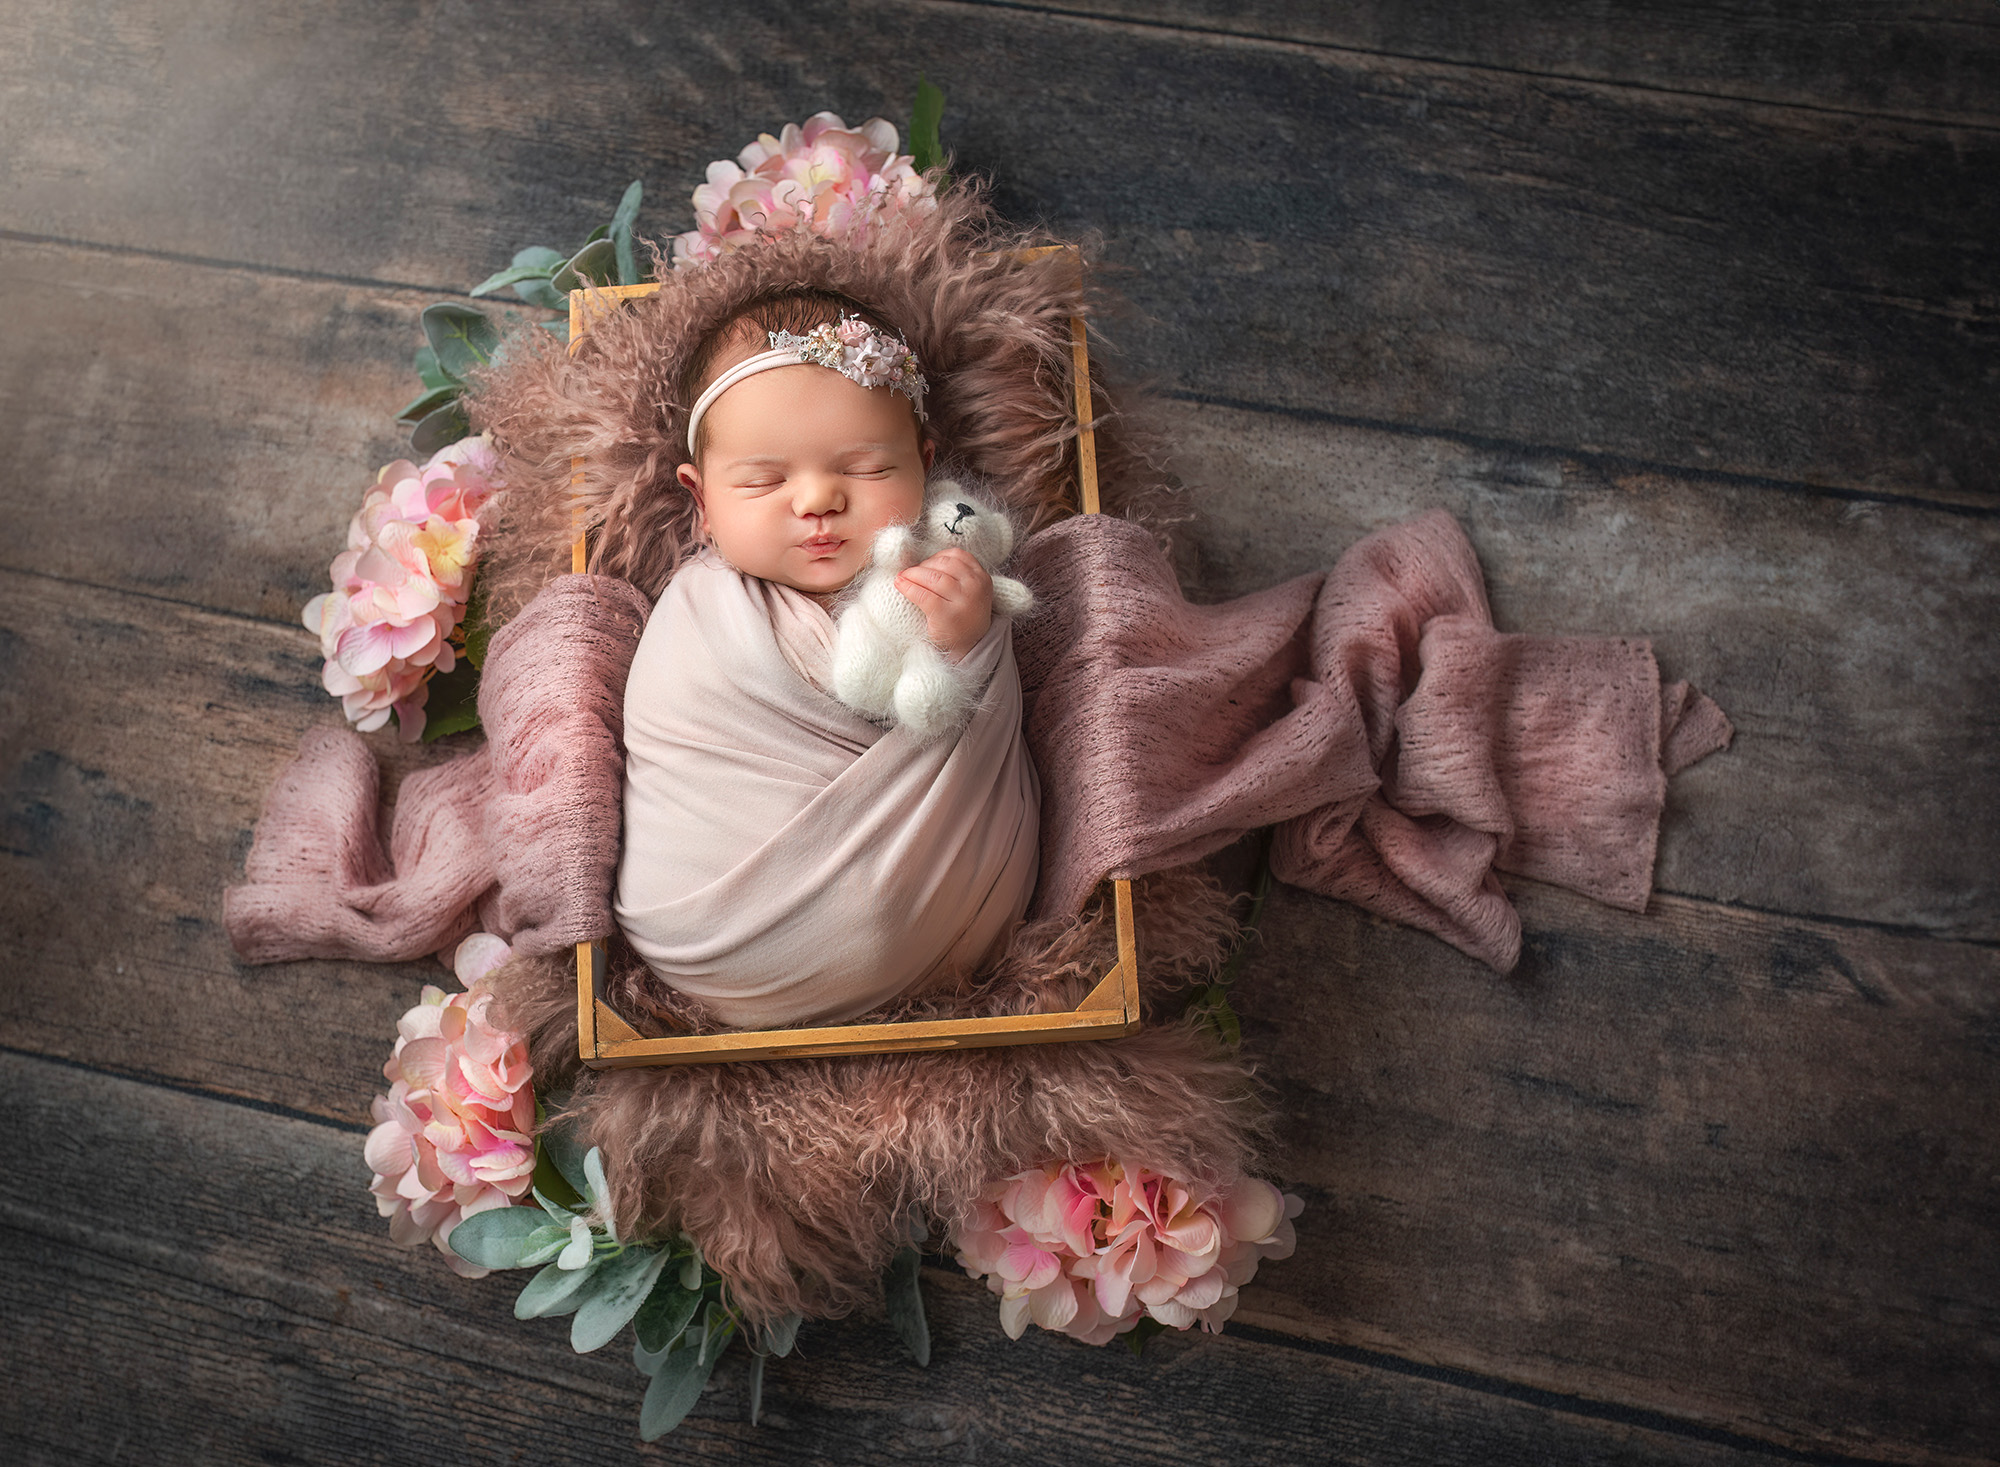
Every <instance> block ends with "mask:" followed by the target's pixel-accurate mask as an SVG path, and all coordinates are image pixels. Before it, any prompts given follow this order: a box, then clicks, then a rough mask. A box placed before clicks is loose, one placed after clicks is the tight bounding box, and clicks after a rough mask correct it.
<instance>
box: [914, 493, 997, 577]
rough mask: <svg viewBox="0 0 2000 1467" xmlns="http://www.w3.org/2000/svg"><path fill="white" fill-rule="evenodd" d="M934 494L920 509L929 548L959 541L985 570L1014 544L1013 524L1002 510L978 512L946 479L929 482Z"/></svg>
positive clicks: (990, 567) (936, 547)
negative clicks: (931, 499) (934, 482)
mask: <svg viewBox="0 0 2000 1467" xmlns="http://www.w3.org/2000/svg"><path fill="white" fill-rule="evenodd" d="M932 492H933V493H934V494H935V495H936V496H937V497H936V498H935V499H934V500H933V501H932V503H931V506H930V508H929V509H927V510H926V511H925V512H924V528H925V530H926V531H927V532H928V535H927V539H928V542H929V548H930V549H931V551H933V552H936V551H939V550H943V549H945V548H946V547H947V546H951V545H959V546H963V547H964V548H965V550H966V551H967V552H968V553H969V554H970V555H971V556H972V558H973V559H974V560H976V561H978V562H979V563H980V564H981V565H983V566H985V567H986V568H987V569H988V570H991V569H993V568H994V567H996V566H999V565H1001V564H1003V563H1004V562H1005V561H1006V559H1007V556H1008V554H1009V552H1011V551H1012V550H1013V548H1014V527H1013V525H1011V524H1010V523H1008V520H1007V517H1006V516H1005V515H1003V514H988V513H982V512H981V510H980V508H979V506H978V505H977V504H975V503H973V502H972V501H971V500H970V499H968V498H966V497H964V495H962V494H961V493H960V492H959V488H958V485H957V484H955V483H953V482H952V481H950V480H948V479H947V480H945V481H944V482H943V483H941V484H936V485H933V486H932Z"/></svg>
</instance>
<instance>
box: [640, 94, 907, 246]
mask: <svg viewBox="0 0 2000 1467" xmlns="http://www.w3.org/2000/svg"><path fill="white" fill-rule="evenodd" d="M936 207H937V202H936V189H935V187H934V186H933V185H932V183H931V182H930V180H928V179H926V178H925V177H924V176H923V175H922V174H921V173H918V172H917V170H916V165H915V161H914V160H913V159H912V158H911V157H910V155H909V154H907V153H898V152H897V151H896V125H895V124H894V123H892V122H886V121H884V120H883V119H882V118H880V117H871V118H869V119H868V120H867V121H866V122H864V123H862V124H861V126H859V127H857V128H850V127H849V126H848V125H847V124H846V123H844V122H842V121H841V120H840V118H838V117H836V116H835V115H834V114H833V113H831V112H821V113H818V114H816V115H815V116H813V117H810V118H808V119H807V120H806V122H805V124H804V125H803V126H800V125H799V124H797V123H789V122H788V123H786V124H785V127H784V130H783V131H782V132H781V133H779V135H778V136H777V137H772V136H771V135H770V134H769V133H764V134H763V135H762V136H760V137H759V138H758V139H757V141H755V142H754V143H752V144H750V146H749V147H747V148H745V149H744V150H743V151H742V152H741V153H739V154H737V156H736V161H735V162H734V163H731V162H730V161H729V160H728V159H726V158H721V159H717V160H716V161H715V162H713V163H711V164H709V165H708V181H707V182H706V183H704V184H702V185H701V186H700V187H699V188H697V189H696V190H695V191H694V217H695V228H693V229H691V230H689V231H688V232H687V233H686V234H683V235H681V236H679V237H678V238H677V239H675V241H674V264H675V265H676V266H682V265H690V264H696V263H700V262H704V261H708V260H713V259H716V258H718V257H719V256H721V255H724V254H727V253H728V252H729V251H731V250H734V249H740V248H742V247H743V246H744V245H746V244H748V243H750V242H751V241H752V240H754V239H756V238H757V237H758V236H759V235H763V234H779V233H783V232H784V231H786V230H791V229H797V228H800V227H802V226H803V227H805V228H809V229H811V230H812V231H813V232H814V233H816V234H822V235H825V236H827V237H828V238H830V239H840V240H848V241H852V240H854V239H855V238H856V237H857V236H859V235H860V234H862V233H864V232H865V231H866V230H867V228H868V227H869V225H870V224H871V223H872V222H873V221H875V220H877V219H879V218H885V217H888V216H891V215H894V214H896V213H898V212H899V211H901V210H903V209H919V210H928V209H934V208H936Z"/></svg>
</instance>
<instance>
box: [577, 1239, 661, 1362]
mask: <svg viewBox="0 0 2000 1467" xmlns="http://www.w3.org/2000/svg"><path fill="white" fill-rule="evenodd" d="M666 1266H667V1250H666V1249H664V1248H645V1247H633V1248H627V1249H626V1250H625V1251H624V1252H623V1253H619V1254H615V1255H613V1256H612V1257H611V1258H609V1259H607V1260H605V1261H604V1262H603V1263H600V1264H599V1265H598V1266H597V1267H596V1268H595V1269H593V1270H591V1274H592V1278H591V1284H590V1287H589V1289H587V1290H586V1291H585V1292H584V1296H583V1303H582V1304H581V1305H579V1306H578V1307H577V1311H576V1318H575V1319H574V1320H572V1321H571V1322H570V1329H569V1343H570V1348H571V1349H573V1350H575V1351H576V1353H577V1354H579V1355H588V1354H589V1353H590V1352H591V1351H592V1350H596V1349H599V1348H601V1347H602V1346H604V1345H608V1344H610V1343H611V1338H612V1336H613V1335H615V1334H617V1333H618V1331H620V1330H621V1329H623V1328H625V1326H626V1325H627V1324H629V1323H631V1320H632V1316H633V1315H635V1314H637V1313H638V1312H639V1309H640V1306H641V1305H643V1304H644V1303H645V1302H646V1298H647V1296H648V1295H649V1294H651V1293H652V1292H653V1285H654V1284H656V1283H658V1282H659V1281H660V1273H661V1270H663V1269H664V1268H666Z"/></svg>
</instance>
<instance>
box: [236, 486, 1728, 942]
mask: <svg viewBox="0 0 2000 1467" xmlns="http://www.w3.org/2000/svg"><path fill="white" fill-rule="evenodd" d="M1015 569H1016V570H1017V572H1018V573H1019V574H1020V575H1021V576H1022V577H1023V578H1024V579H1026V580H1027V581H1029V582H1030V584H1032V585H1033V586H1034V587H1035V589H1036V591H1037V593H1038V595H1039V596H1040V598H1041V609H1040V610H1039V611H1038V612H1037V613H1036V615H1035V616H1033V617H1031V618H1030V619H1028V620H1027V621H1025V622H1023V623H1022V624H1021V625H1020V626H1019V627H1018V628H1017V629H1016V632H1015V650H1016V655H1017V657H1018V659H1019V662H1020V669H1021V683H1022V690H1023V694H1024V698H1025V701H1026V707H1027V731H1028V738H1029V745H1030V748H1031V749H1032V751H1033V754H1034V758H1035V763H1036V767H1037V768H1038V770H1039V771H1040V773H1041V777H1042V783H1043V805H1042V835H1041V843H1042V875H1041V881H1040V885H1039V887H1038V889H1037V893H1036V898H1035V909H1034V912H1033V913H1032V914H1031V915H1052V914H1059V913H1068V912H1073V911H1075V910H1076V909H1077V908H1079V907H1080V906H1081V905H1082V904H1083V902H1084V901H1085V899H1086V898H1087V897H1088V896H1089V894H1090V892H1091V891H1092V889H1093V888H1095V887H1096V885H1097V884H1098V883H1099V882H1100V881H1101V880H1103V879H1104V878H1105V877H1106V876H1140V875H1144V874H1146V873H1148V872H1151V871H1158V870H1161V869H1163V868H1165V867H1168V866H1175V865H1179V864H1182V863H1185V862H1187V861H1191V860H1194V859H1197V858H1198V857H1200V856H1203V855H1206V854H1208V853H1209V852H1211V851H1214V850H1217V849H1219V848H1221V847H1222V846H1225V845H1227V844H1229V843H1230V842H1231V841H1233V840H1235V839H1236V838H1237V837H1239V836H1241V835H1242V834H1244V833H1245V832H1246V831H1250V830H1253V829H1257V828H1259V827H1262V826H1267V825H1273V826H1276V827H1277V833H1276V838H1275V841H1274V844H1273V864H1274V869H1275V871H1276V873H1277V874H1278V875H1279V876H1280V877H1282V878H1283V879H1285V880H1287V881H1292V882H1295V883H1297V884H1298V885H1301V886H1305V887H1308V888H1310V889H1312V890H1314V891H1319V892H1323V893H1325V894H1327V895H1329V896H1336V897H1341V898H1344V899H1346V900H1348V901H1352V902H1355V903H1357V904H1358V905H1360V906H1363V907H1365V908H1367V909H1368V910H1370V911H1373V912H1377V913H1379V914H1381V915H1383V916H1385V917H1389V918H1392V919H1394V920H1396V921H1399V922H1407V923H1411V924H1413V925H1415V926H1418V927H1421V928H1424V929H1425V930H1427V931H1430V932H1433V933H1436V934H1437V935H1438V936H1440V937H1442V938H1444V939H1445V940H1446V941H1447V942H1450V943H1452V944H1454V945H1455V946H1457V947H1459V948H1461V949H1462V950H1464V951H1465V952H1467V953H1470V954H1471V955H1473V956H1474V957H1476V958H1479V959H1480V960H1481V961H1483V962H1485V963H1488V964H1489V965H1491V966H1492V967H1494V968H1497V969H1500V970H1502V971H1505V970H1507V969H1510V968H1512V967H1513V965H1514V963H1515V961H1516V960H1517V959H1518V957H1519V954H1520V946H1521V934H1520V921H1519V919H1518V917H1517V916H1516V915H1515V913H1514V911H1513V908H1512V906H1511V904H1510V903H1509V902H1508V900H1507V897H1506V894H1505V893H1504V891H1502V889H1501V887H1500V884H1499V882H1498V880H1497V878H1496V877H1495V874H1494V873H1495V872H1496V871H1513V872H1518V873H1520V874H1522V875H1525V876H1531V877H1536V878H1538V879H1541V880H1545V881H1551V882H1555V883H1558V884H1560V885H1563V886H1568V887H1571V888H1573V889H1575V890H1577V891H1580V892H1583V893H1585V894H1586V895H1589V896H1591V897H1594V898H1597V899H1598V900H1600V901H1605V902H1609V903H1612V904H1614V905H1617V906H1621V907H1625V908H1628V909H1630V910H1634V911H1638V910H1643V909H1644V907H1645V904H1646V897H1647V893H1648V891H1649V890H1650V888H1651V884H1652V869H1653V853H1654V844H1655V840H1656V838H1657V833H1658V829H1659V819H1660V813H1661V810H1662V808H1663V807H1664V804H1665V799H1666V781H1667V776H1668V775H1669V774H1671V773H1673V772H1674V771H1675V770H1677V769H1679V768H1681V767H1683V766H1685V765H1687V764H1690V763H1692V762H1694V760H1696V759H1698V758H1701V757H1702V756H1703V755H1705V754H1707V753H1710V752H1712V751H1714V750H1715V749H1718V748H1721V747H1723V746H1724V745H1726V744H1727V743H1728V741H1729V738H1730V727H1729V722H1728V720H1727V719H1726V718H1725V717H1724V716H1723V714H1722V711H1721V710H1720V709H1719V708H1717V707H1716V705H1715V704H1714V703H1713V702H1711V701H1710V700H1709V699H1707V698H1705V697H1703V696H1702V695H1701V694H1699V693H1696V692H1694V691H1692V690H1691V689H1690V688H1688V687H1687V685H1686V684H1682V683H1677V684H1673V685H1671V686H1669V687H1667V688H1665V689H1663V688H1662V687H1661V684H1660V676H1659V670H1658V667H1657V666H1656V664H1655V663H1654V661H1653V655H1652V651H1651V648H1650V647H1649V646H1648V645H1647V644H1646V643H1644V642H1641V641H1630V640H1625V639H1621V638H1567V637H1564V638H1558V637H1527V636H1515V635H1508V634H1503V633H1500V632H1496V631H1495V630H1494V629H1493V625H1492V617H1491V615H1490V613H1489V612H1488V609H1487V605H1486V593H1485V589H1484V585H1483V582H1482V580H1481V577H1480V573H1479V564H1478V560H1477V558H1476V557H1475V556H1474V554H1473V551H1472V547H1471V545H1470V544H1469V543H1468V542H1467V540H1466V538H1465V536H1464V533H1463V532H1462V531H1461V530H1460V529H1459V527H1458V525H1457V523H1456V522H1455V521H1454V520H1453V519H1452V518H1451V517H1450V516H1449V515H1447V514H1445V513H1444V512H1442V511H1434V512H1432V513H1430V514H1427V515H1424V516H1421V517H1420V518H1418V519H1415V520H1412V521H1409V522H1408V523H1406V524H1402V525H1397V526H1393V527H1391V528H1389V529H1386V530H1383V531H1380V532H1378V533H1376V534H1374V535H1371V536H1369V537H1368V538H1367V539H1365V540H1363V541H1361V542H1360V543H1359V544H1357V545H1355V546H1354V547H1353V548H1352V549H1351V550H1349V551H1348V553H1347V554H1346V555H1344V556H1342V557H1341V559H1340V562H1339V564H1338V565H1336V566H1335V567H1334V569H1333V570H1332V571H1330V572H1328V573H1325V574H1314V575H1309V576H1302V577H1300V578H1298V579H1297V580H1293V581H1289V582H1287V583H1285V584H1284V585H1282V586H1278V587H1275V588H1273V589H1271V590H1268V591H1262V592H1258V593H1256V594H1254V595H1250V596H1246V597H1243V598H1241V599H1239V600H1236V601H1231V602H1226V603H1223V604H1221V605H1216V606H1196V605H1191V604H1189V603H1188V602H1187V601H1186V600H1185V599H1184V598H1183V597H1182V595H1181V592H1180V588H1179V586H1178V584H1177V583H1176V581H1175V578H1174V575H1173V571H1172V569H1171V567H1170V566H1169V564H1168V563H1167V560H1166V558H1165V557H1164V555H1163V554H1162V553H1161V551H1160V549H1159V546H1158V544H1157V543H1156V542H1155V540H1154V538H1153V537H1152V535H1151V534H1150V533H1149V532H1148V531H1146V530H1145V529H1144V528H1142V527H1140V526H1138V525H1135V524H1132V523H1129V522H1127V521H1123V520H1118V519H1113V518H1110V517H1107V516H1100V515H1084V516H1077V517H1075V518H1072V519H1069V520H1065V521H1063V522H1061V523H1059V524H1057V525H1055V526H1053V527H1051V528H1050V529H1047V530H1044V531H1042V532H1041V533H1039V534H1037V535H1035V536H1033V537H1032V538H1031V539H1029V540H1028V542H1027V543H1026V545H1025V546H1024V547H1023V548H1022V550H1021V552H1020V554H1019V555H1018V556H1017V557H1016V566H1015ZM648 610H649V608H648V607H647V605H646V603H645V601H644V598H643V597H641V596H640V594H639V593H638V592H637V591H636V590H634V589H633V588H632V587H631V586H629V585H627V584H626V583H624V582H622V581H616V580H611V579H608V578H605V577H601V576H566V577H563V578H561V579H559V580H556V581H554V582H551V583H550V585H549V586H548V587H547V588H546V589H545V590H544V591H543V592H542V594H541V595H540V596H539V597H537V598H536V600H535V601H534V602H533V603H531V605H530V606H529V608H528V609H527V610H526V611H524V612H523V613H522V614H521V616H519V617H518V618H516V619H515V621H513V622H512V623H510V624H509V625H508V626H507V628H506V629H505V630H504V631H502V632H501V633H500V634H499V635H498V636H496V637H495V638H494V641H493V646H492V648H491V651H490V652H489V654H488V657H487V662H486V667H485V669H484V673H483V686H482V689H481V692H480V716H481V719H482V721H483V722H484V723H485V726H486V731H487V743H486V747H485V748H484V749H482V750H480V751H478V752H476V753H473V754H470V755H466V756H464V757H462V758H459V759H456V760H453V761H451V762H449V763H446V764H443V765H440V766H438V767H436V768H433V769H428V770H425V771H423V772H422V773H419V774H417V775H413V776H411V777H410V778H409V779H408V780H406V781H405V783H404V785H403V789H402V792H401V797H400V799H399V801H398V804H397V808H396V810H395V813H394V817H393V823H390V822H388V821H387V820H386V819H385V818H382V817H379V816H378V808H377V800H378V787H377V776H376V771H375V765H374V761H373V760H372V758H371V757H370V756H369V755H368V753H367V750H366V748H365V747H364V746H363V745H362V743H361V740H360V739H359V738H357V737H356V736H355V735H353V734H349V733H346V732H345V731H339V732H335V731H316V732H314V733H312V734H308V735H307V737H306V739H305V740H304V742H303V745H302V748H301V752H300V755H299V758H298V759H297V760H296V761H295V762H294V763H293V764H292V765H291V766H290V767H289V768H288V769H287V770H286V771H285V772H284V774H283V775H282V776H281V777H280V779H279V781H278V784H277V786H276V787H275V788H274V789H273V790H272V792H271V795H270V798H269V801H268V802H267V805H266V808H265V812H264V816H263V819H262V820H261V821H260V822H259V823H258V827H257V833H256V838H255V841H254V842H253V845H252V848H251V852H250V857H249V860H248V862H247V863H246V875H247V877H248V879H249V880H248V884H247V885H245V886H241V887H237V888H235V889H233V890H232V891H230V892H229V893H227V895H226V897H225V900H224V907H223V917H224V923H225V925H226V927H227V929H228V931H229V934H230V939H231V941H232V942H233V943H234V944H235V946H236V950H237V952H238V953H239V954H240V955H241V956H242V957H243V958H245V959H246V960H247V961H250V962H276V961H280V960H284V959H289V958H301V957H357V958H369V959H375V960H378V961H389V960H400V959H407V958H412V957H416V956H419V955H421V954H424V953H427V952H434V951H437V950H438V949H440V948H442V947H444V946H446V945H447V944H449V943H451V942H454V941H456V940H457V939H458V938H460V937H462V936H464V935H465V934H466V933H468V932H470V931H472V930H474V929H475V928H478V927H483V928H484V929H485V930H486V931H489V932H494V933H497V934H499V935H500V936H502V937H506V938H508V939H509V940H511V941H512V942H513V943H514V944H515V946H516V947H517V948H518V949H520V950H521V951H524V952H530V953H534V952H553V951H556V950H558V949H560V948H562V947H564V946H566V945H568V944H570V943H573V942H577V941H582V940H589V939H594V938H599V937H603V936H606V935H608V934H609V933H610V932H611V930H612V916H611V889H612V882H613V875H614V872H615V870H616V866H617V853H618V831H619V810H620V799H619V788H620V779H621V777H622V773H623V748H622V744H621V742H620V738H619V733H620V729H621V726H622V716H621V707H620V705H621V702H622V698H623V694H624V687H625V678H626V672H627V670H628V668H629V667H630V664H631V659H632V652H633V648H634V647H635V646H636V645H637V642H638V638H639V633H640V631H641V630H642V628H643V626H644V622H645V618H646V614H647V611H648ZM385 826H386V828H387V829H388V832H389V833H388V838H387V843H386V847H385V845H384V842H383V839H382V837H381V836H380V835H379V834H378V832H379V831H380V830H381V829H383V828H385Z"/></svg>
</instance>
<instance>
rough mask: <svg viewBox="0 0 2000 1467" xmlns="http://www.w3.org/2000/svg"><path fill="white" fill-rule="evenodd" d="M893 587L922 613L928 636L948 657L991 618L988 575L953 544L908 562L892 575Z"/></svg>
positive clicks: (961, 651)
mask: <svg viewBox="0 0 2000 1467" xmlns="http://www.w3.org/2000/svg"><path fill="white" fill-rule="evenodd" d="M896 589H897V590H898V591H901V592H902V593H903V595H904V596H905V597H907V598H908V600H909V602H910V604H911V605H912V606H914V607H916V608H917V610H919V611H921V612H922V613H923V614H924V624H925V627H926V629H927V630H928V631H929V632H930V638H931V641H933V642H935V643H936V644H937V646H938V648H939V649H940V650H941V651H942V652H943V653H944V655H945V656H947V657H949V658H950V659H951V660H952V661H953V662H956V661H958V660H959V659H960V658H961V657H963V656H965V654H966V653H968V652H970V651H971V650H972V649H973V648H974V647H976V646H978V645H979V639H980V638H981V637H983V636H985V635H986V629H987V627H989V626H991V625H992V623H993V577H991V576H989V575H988V574H987V573H986V567H985V566H983V565H981V564H980V563H979V562H978V561H976V560H974V559H973V558H972V556H971V555H970V554H969V553H968V552H966V551H964V550H960V549H959V548H958V547H957V546H953V547H952V548H951V549H949V550H940V551H939V552H938V553H937V554H936V555H933V556H932V557H931V558H930V559H929V560H927V561H925V562H924V563H923V564H922V565H913V566H911V567H910V568H909V569H908V570H906V571H904V572H903V573H902V574H901V575H899V576H897V577H896Z"/></svg>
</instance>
